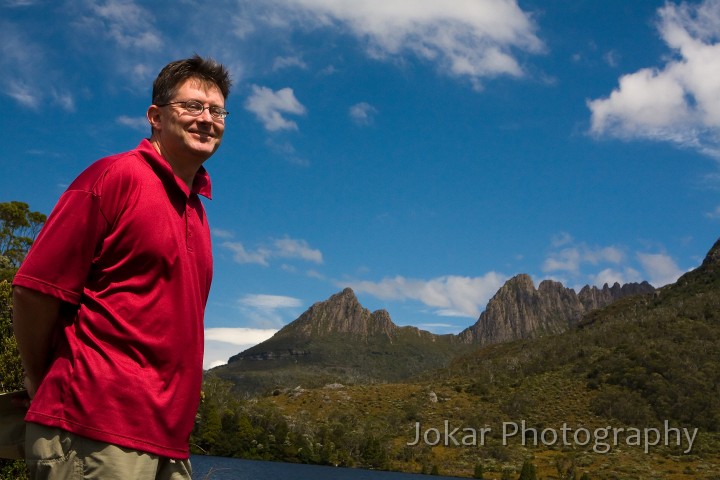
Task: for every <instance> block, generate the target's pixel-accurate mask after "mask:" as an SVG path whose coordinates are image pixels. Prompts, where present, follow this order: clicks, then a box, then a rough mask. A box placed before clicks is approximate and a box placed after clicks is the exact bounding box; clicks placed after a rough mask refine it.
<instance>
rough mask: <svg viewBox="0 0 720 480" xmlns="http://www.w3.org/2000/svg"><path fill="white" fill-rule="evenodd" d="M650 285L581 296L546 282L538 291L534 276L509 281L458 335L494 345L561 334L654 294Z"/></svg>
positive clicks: (593, 289)
mask: <svg viewBox="0 0 720 480" xmlns="http://www.w3.org/2000/svg"><path fill="white" fill-rule="evenodd" d="M654 291H655V289H654V288H653V287H652V286H651V285H650V284H649V283H647V282H643V283H631V284H626V285H623V286H620V284H618V283H616V284H615V285H613V286H612V287H609V286H608V285H607V284H605V285H604V286H603V288H601V289H599V288H597V287H590V286H585V287H584V288H583V289H582V290H580V292H579V293H576V292H575V290H573V289H571V288H566V287H564V286H563V285H562V284H561V283H559V282H554V281H551V280H544V281H542V282H541V283H540V285H539V286H538V288H537V289H536V288H535V285H534V284H533V281H532V279H531V278H530V276H528V275H525V274H521V275H517V276H515V277H513V278H511V279H510V280H508V281H507V282H506V283H505V285H503V286H502V288H500V290H498V292H497V293H496V294H495V296H494V297H493V298H492V299H491V300H490V302H489V303H488V305H487V308H486V309H485V311H484V312H483V313H482V314H481V315H480V318H479V319H478V321H477V322H476V323H475V324H474V325H473V326H471V327H469V328H467V329H465V330H463V331H462V332H460V334H459V335H458V338H459V340H460V341H461V342H462V343H467V344H477V345H489V344H493V343H500V342H506V341H511V340H518V339H522V338H531V337H537V336H542V335H547V334H556V333H561V332H564V331H565V330H567V329H568V328H570V327H571V326H573V325H576V324H577V323H578V321H579V320H580V318H581V317H582V316H583V315H584V314H585V313H588V312H590V311H592V310H596V309H598V308H602V307H606V306H608V305H610V304H611V303H613V302H615V301H617V300H619V299H620V298H622V297H625V296H628V295H634V294H640V293H651V292H654Z"/></svg>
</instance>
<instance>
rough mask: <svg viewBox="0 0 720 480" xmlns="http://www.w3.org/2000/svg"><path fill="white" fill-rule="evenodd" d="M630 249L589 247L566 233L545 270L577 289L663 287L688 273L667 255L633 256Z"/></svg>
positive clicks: (556, 239)
mask: <svg viewBox="0 0 720 480" xmlns="http://www.w3.org/2000/svg"><path fill="white" fill-rule="evenodd" d="M629 250H630V249H629V248H628V247H624V246H617V245H613V246H598V245H588V244H587V243H585V242H578V241H576V240H575V239H573V238H572V236H570V235H569V234H567V233H562V234H559V235H556V236H555V237H554V238H553V239H552V241H551V250H550V252H548V254H547V256H546V258H545V260H544V262H543V265H542V271H543V273H545V274H548V275H550V276H553V277H557V276H558V275H559V278H556V279H557V280H559V281H561V282H563V283H566V284H567V285H566V286H568V287H573V288H578V287H582V286H584V285H585V284H590V285H595V286H598V287H600V286H602V285H604V284H606V283H607V284H609V285H612V284H614V283H616V282H617V283H620V284H624V283H629V282H641V281H644V280H646V281H648V282H650V283H651V284H652V285H653V286H655V287H661V286H663V285H667V284H668V283H672V282H674V281H675V280H677V279H678V277H679V276H680V275H682V273H684V272H682V270H681V269H680V268H679V267H678V266H677V264H676V263H675V261H674V260H673V259H672V258H671V257H670V256H669V255H667V254H664V253H648V252H641V251H637V252H635V253H634V254H632V255H629V254H628V253H627V252H628V251H629Z"/></svg>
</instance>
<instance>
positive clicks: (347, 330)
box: [277, 288, 398, 339]
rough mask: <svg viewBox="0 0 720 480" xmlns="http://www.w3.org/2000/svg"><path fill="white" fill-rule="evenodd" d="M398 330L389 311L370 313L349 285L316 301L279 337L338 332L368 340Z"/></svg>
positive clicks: (308, 336) (279, 334)
mask: <svg viewBox="0 0 720 480" xmlns="http://www.w3.org/2000/svg"><path fill="white" fill-rule="evenodd" d="M397 329H398V327H397V326H396V325H395V324H394V323H393V322H392V321H391V320H390V314H389V313H388V312H387V311H385V310H378V311H376V312H372V313H370V311H369V310H368V309H367V308H363V306H362V305H360V302H358V299H357V297H356V296H355V293H354V292H353V291H352V290H351V289H350V288H346V289H345V290H343V291H342V292H340V293H336V294H335V295H333V296H331V297H330V298H329V299H327V300H326V301H324V302H317V303H315V304H313V305H312V306H311V307H310V308H309V309H307V310H306V311H305V313H303V314H302V315H301V316H300V317H299V318H298V319H297V320H295V321H294V322H293V323H291V324H289V325H287V326H285V327H284V328H283V329H282V330H280V331H279V332H278V333H277V336H278V337H283V336H287V335H294V336H298V337H300V338H310V337H314V336H322V335H327V334H335V333H339V334H347V335H350V336H357V337H361V338H365V339H366V338H367V337H371V336H375V335H385V336H387V337H392V336H394V335H395V333H396V332H397Z"/></svg>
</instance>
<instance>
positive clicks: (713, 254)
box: [702, 239, 720, 268]
mask: <svg viewBox="0 0 720 480" xmlns="http://www.w3.org/2000/svg"><path fill="white" fill-rule="evenodd" d="M702 266H703V267H713V268H718V267H720V239H718V240H717V242H715V245H713V246H712V248H711V249H710V251H709V252H708V254H707V255H706V256H705V260H703V263H702Z"/></svg>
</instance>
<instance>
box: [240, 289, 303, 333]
mask: <svg viewBox="0 0 720 480" xmlns="http://www.w3.org/2000/svg"><path fill="white" fill-rule="evenodd" d="M237 305H238V309H239V310H240V312H241V314H242V316H243V317H244V319H245V320H246V321H248V322H249V323H250V324H251V325H256V326H258V327H261V328H271V327H272V328H280V327H282V326H283V325H285V324H286V323H288V322H289V321H291V320H294V319H295V318H297V317H298V316H300V313H301V312H300V311H299V310H300V308H301V307H302V306H303V302H302V300H300V299H298V298H294V297H287V296H283V295H268V294H249V295H245V296H243V297H241V298H240V299H239V300H238V302H237Z"/></svg>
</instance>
